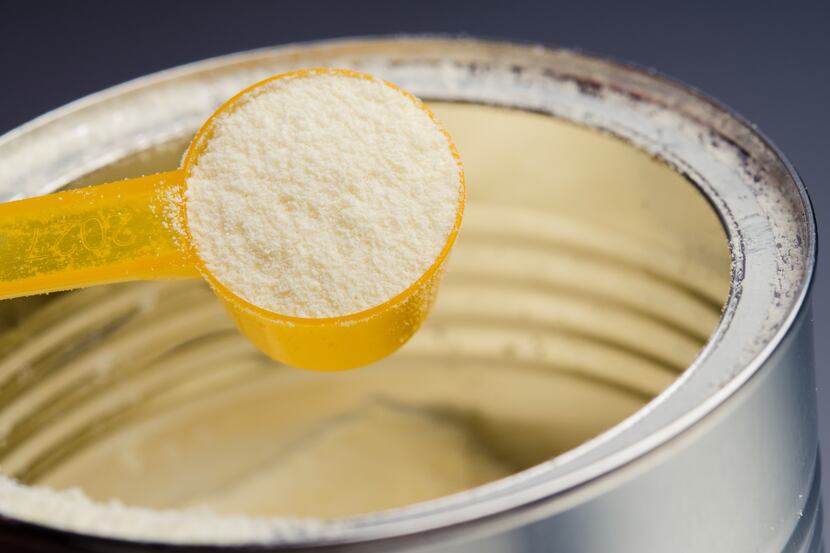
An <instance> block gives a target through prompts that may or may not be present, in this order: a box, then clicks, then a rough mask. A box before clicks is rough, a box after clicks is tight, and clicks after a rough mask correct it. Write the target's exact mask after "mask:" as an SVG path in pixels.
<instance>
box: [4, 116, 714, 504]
mask: <svg viewBox="0 0 830 553" xmlns="http://www.w3.org/2000/svg"><path fill="white" fill-rule="evenodd" d="M432 107H433V109H434V110H435V112H436V114H437V115H438V117H439V118H440V119H441V120H442V121H443V122H444V123H445V125H446V126H447V127H448V129H449V130H450V132H451V134H452V135H453V137H454V139H455V141H456V143H457V144H458V147H459V150H460V152H461V155H462V158H463V161H464V165H465V169H466V172H467V177H468V183H469V199H468V204H467V205H468V207H467V212H466V215H465V222H464V227H463V229H462V233H461V236H460V240H459V242H458V244H457V246H456V248H455V250H454V252H453V255H452V258H451V261H450V265H449V271H448V274H447V277H446V280H445V283H444V284H443V286H442V289H441V292H440V295H439V298H438V302H437V305H436V308H435V311H434V313H433V315H432V316H431V318H430V319H429V320H428V322H427V324H426V325H425V326H424V328H423V329H422V330H421V331H420V332H419V333H418V334H417V335H416V336H415V338H414V339H413V340H412V341H411V342H410V343H408V344H407V345H406V346H405V347H404V348H403V349H402V350H400V351H399V352H398V353H396V354H394V355H393V356H391V357H390V358H388V359H386V360H384V361H382V362H380V363H377V364H374V365H372V366H369V367H366V368H362V369H359V370H354V371H350V372H344V373H335V374H331V373H313V372H306V371H301V370H297V369H292V368H287V367H283V366H279V365H277V364H275V363H274V362H272V361H269V360H268V359H266V358H265V357H264V356H263V355H261V354H260V353H258V352H257V351H256V350H255V349H254V348H253V347H252V346H251V345H250V344H249V343H247V342H246V340H245V339H244V338H243V337H241V336H240V335H239V334H238V332H237V331H236V329H235V328H234V327H233V324H232V322H231V321H230V319H229V318H228V317H227V316H226V315H225V313H224V312H223V310H222V307H221V305H220V304H219V302H218V301H217V300H216V299H215V298H214V297H213V295H212V294H211V293H210V291H209V290H208V289H207V287H206V285H205V284H203V283H202V282H201V281H171V282H140V283H126V284H117V285H111V286H106V287H98V288H92V289H87V290H80V291H73V292H68V293H61V294H53V295H50V296H38V297H32V298H24V299H18V300H14V301H8V302H2V303H0V329H2V330H0V377H1V380H0V429H1V430H2V441H1V442H0V466H2V469H3V471H4V472H5V473H6V474H8V475H11V476H13V477H14V478H16V479H19V480H20V481H22V482H24V483H27V484H37V485H45V486H51V487H54V488H57V489H67V488H72V487H77V488H80V489H82V490H83V491H84V492H85V493H86V494H88V495H89V496H90V497H92V498H94V499H98V500H103V501H106V500H110V499H118V500H120V501H122V502H123V503H126V504H130V505H139V506H146V507H152V508H162V507H164V508H179V507H189V506H207V507H209V508H210V509H212V510H214V511H216V512H220V513H243V514H249V515H277V516H282V515H294V516H313V517H341V516H348V515H353V514H358V513H365V512H372V511H378V510H383V509H388V508H393V507H398V506H401V505H406V504H410V503H415V502H419V501H424V500H428V499H432V498H435V497H439V496H443V495H447V494H450V493H454V492H458V491H461V490H464V489H467V488H471V487H474V486H477V485H480V484H483V483H485V482H489V481H492V480H495V479H499V478H501V477H504V476H507V475H509V474H512V473H515V472H518V471H521V470H524V469H526V468H529V467H531V466H533V465H536V464H538V463H540V462H543V461H545V460H547V459H550V458H552V457H555V456H557V455H559V454H561V453H563V452H565V451H568V450H570V449H572V448H574V447H575V446H577V445H579V444H582V443H584V442H585V441H586V440H589V439H591V438H592V437H595V436H597V435H598V434H600V433H602V432H603V431H605V430H607V429H608V428H610V427H612V426H614V425H615V424H617V423H618V422H620V421H622V420H623V419H625V418H626V417H628V416H629V415H631V414H632V413H634V412H635V411H637V410H638V409H640V408H641V407H643V406H644V405H645V404H646V403H647V402H649V401H650V400H651V399H652V398H653V397H655V396H656V395H657V394H659V393H660V392H661V391H662V390H663V389H665V388H666V386H668V385H669V384H670V383H672V382H673V381H674V380H675V379H676V378H677V376H678V375H679V374H680V373H682V372H683V371H684V369H685V368H686V367H688V366H689V364H690V363H691V362H692V361H693V360H694V359H695V357H696V356H697V355H698V353H699V352H700V350H701V348H702V347H703V346H704V344H705V343H706V341H707V339H708V337H709V336H710V335H711V334H712V332H713V330H714V329H715V327H716V325H717V323H718V320H719V317H720V314H721V309H722V307H723V305H724V302H725V300H726V297H727V293H728V287H729V282H730V254H729V247H728V242H727V237H726V234H725V232H724V228H723V226H722V224H721V222H720V220H719V219H718V216H717V214H716V213H715V211H714V210H713V209H712V207H711V206H710V205H709V203H708V202H707V200H706V198H705V197H704V195H703V194H702V193H700V192H699V191H698V189H697V188H695V186H693V185H692V184H691V183H690V182H688V181H687V180H686V179H685V178H684V177H683V176H681V175H680V174H678V173H677V172H676V171H674V170H673V169H671V168H670V167H668V166H667V165H665V164H664V163H662V162H660V161H658V160H656V159H654V158H652V157H651V156H649V155H647V154H646V153H644V152H642V151H641V150H639V149H637V148H635V147H634V146H631V145H629V144H627V143H626V142H624V141H622V140H620V139H618V138H615V137H612V136H609V135H606V134H602V133H599V132H597V131H595V130H592V129H588V128H583V127H580V126H577V125H574V124H572V123H568V122H565V121H562V120H559V119H556V118H553V117H549V116H546V115H542V114H537V113H530V112H526V111H521V110H511V109H506V108H500V107H492V106H484V105H476V104H462V103H441V102H438V103H433V104H432ZM186 143H187V140H186V139H180V140H175V141H171V142H168V143H165V144H161V145H155V146H152V147H149V148H148V149H146V150H145V151H141V152H138V153H135V154H132V155H130V156H128V157H125V158H124V159H121V160H118V161H115V162H113V163H111V164H110V165H108V166H107V167H105V168H103V169H100V170H98V171H95V172H94V173H91V174H88V175H85V176H83V177H82V178H80V179H78V180H77V181H76V182H75V183H74V185H75V186H81V185H86V184H92V183H98V182H106V181H110V180H115V179H118V178H124V177H130V176H137V175H140V174H146V173H150V172H154V171H160V170H165V169H170V168H173V167H175V166H177V165H178V162H179V159H180V156H181V153H182V151H183V149H184V147H185V145H186Z"/></svg>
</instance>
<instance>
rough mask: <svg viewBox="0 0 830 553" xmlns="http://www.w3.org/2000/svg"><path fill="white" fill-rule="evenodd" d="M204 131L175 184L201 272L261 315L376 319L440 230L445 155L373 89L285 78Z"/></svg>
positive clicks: (433, 250) (434, 250)
mask: <svg viewBox="0 0 830 553" xmlns="http://www.w3.org/2000/svg"><path fill="white" fill-rule="evenodd" d="M214 129H215V131H214V134H213V135H212V137H211V138H210V141H209V143H208V146H207V148H206V149H205V151H204V152H203V153H202V154H201V155H200V157H199V158H198V161H197V163H196V165H195V166H194V167H193V169H192V172H191V174H190V176H189V178H188V180H187V198H186V199H187V217H188V226H189V228H190V232H191V235H192V237H193V241H194V244H195V246H196V249H197V251H198V253H199V256H200V257H201V258H202V260H203V262H204V263H205V266H206V267H207V269H208V270H209V271H210V272H211V273H212V274H213V275H214V276H215V277H216V278H217V279H218V280H219V281H220V282H221V283H222V284H224V285H225V286H226V287H228V288H229V289H230V290H231V291H233V292H234V293H236V294H237V295H239V296H241V297H242V298H244V299H245V300H247V301H248V302H250V303H253V304H254V305H257V306H259V307H261V308H264V309H267V310H269V311H273V312H276V313H280V314H283V315H289V316H295V317H307V318H321V317H335V316H341V315H347V314H352V313H356V312H359V311H363V310H365V309H369V308H371V307H373V306H376V305H379V304H381V303H383V302H385V301H387V300H389V299H390V298H392V297H394V296H395V295H397V294H399V293H400V292H403V291H404V290H405V289H406V288H407V287H409V286H410V285H411V284H412V283H414V282H415V281H416V280H417V279H418V278H419V277H420V276H421V275H422V274H423V273H424V272H425V271H426V270H428V269H429V267H430V266H431V265H432V264H433V263H434V262H435V260H436V258H437V257H438V255H439V254H440V252H441V250H442V248H443V246H444V244H445V243H446V240H447V238H448V236H449V234H450V232H451V230H452V227H453V223H454V221H455V217H456V211H457V206H458V197H459V171H460V165H459V162H458V160H457V159H456V157H455V156H454V155H453V150H452V147H451V143H450V142H449V139H448V137H447V135H446V134H445V132H444V131H443V130H442V129H441V127H439V125H438V124H437V123H436V122H435V121H434V120H433V119H432V118H431V116H430V114H429V113H428V112H427V111H425V110H424V109H423V108H422V107H421V106H420V105H419V104H418V103H417V100H415V99H414V98H412V97H410V96H408V95H406V94H405V93H404V92H402V91H400V90H398V89H396V88H394V87H392V86H390V85H389V84H387V83H385V82H384V81H381V80H377V79H372V78H362V77H354V76H351V77H350V76H346V75H343V74H338V73H326V72H322V73H317V74H315V73H311V74H305V75H300V76H294V77H284V78H281V79H277V80H275V81H272V82H271V83H268V84H266V85H264V86H263V87H262V88H261V89H260V91H259V92H258V93H257V94H256V95H255V96H254V97H252V98H251V99H248V100H246V101H245V102H244V103H243V104H242V105H241V106H239V107H238V108H237V109H235V110H233V111H232V112H228V113H225V114H223V115H221V116H220V117H219V118H218V119H217V120H216V121H215V124H214Z"/></svg>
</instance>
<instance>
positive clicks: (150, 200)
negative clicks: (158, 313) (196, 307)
mask: <svg viewBox="0 0 830 553" xmlns="http://www.w3.org/2000/svg"><path fill="white" fill-rule="evenodd" d="M183 194H184V178H183V174H182V172H181V171H171V172H168V173H159V174H155V175H149V176H145V177H139V178H136V179H129V180H124V181H119V182H113V183H109V184H101V185H98V186H90V187H86V188H79V189H76V190H69V191H66V192H58V193H55V194H48V195H46V196H40V197H36V198H30V199H26V200H19V201H14V202H9V203H5V204H0V299H5V298H12V297H16V296H25V295H29V294H37V293H42V292H54V291H57V290H68V289H72V288H82V287H85V286H90V285H93V284H104V283H109V282H119V281H125V280H137V279H158V278H177V277H189V276H197V272H196V269H195V268H194V266H193V264H192V263H191V262H190V261H189V259H188V254H187V253H186V252H187V248H186V247H185V246H186V243H185V240H186V239H185V237H184V236H183V235H182V234H181V232H177V229H180V228H181V223H180V222H179V221H180V213H179V211H180V207H181V205H182V199H183Z"/></svg>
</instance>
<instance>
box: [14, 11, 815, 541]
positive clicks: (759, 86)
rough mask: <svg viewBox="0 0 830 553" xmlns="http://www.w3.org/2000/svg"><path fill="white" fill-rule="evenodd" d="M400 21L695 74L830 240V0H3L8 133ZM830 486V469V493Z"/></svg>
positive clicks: (404, 28)
mask: <svg viewBox="0 0 830 553" xmlns="http://www.w3.org/2000/svg"><path fill="white" fill-rule="evenodd" d="M398 32H448V33H460V32H461V33H468V34H472V35H482V36H491V37H505V38H516V39H522V40H531V41H538V42H544V43H548V44H555V45H560V46H567V47H575V48H581V49H585V50H588V51H590V52H594V53H598V54H603V55H607V56H611V57H614V58H618V59H622V60H627V61H633V62H636V63H639V64H641V65H645V66H649V67H654V68H656V69H657V70H659V71H662V72H664V73H666V74H668V75H671V76H673V77H675V78H678V79H680V80H683V81H685V82H687V83H690V84H692V85H694V86H696V87H697V88H700V89H702V90H704V91H706V92H707V93H709V94H710V95H713V96H715V97H716V98H718V99H720V100H721V101H723V102H725V103H726V104H728V105H730V106H732V107H733V108H734V109H735V110H737V111H738V112H739V113H741V114H742V115H744V116H745V117H747V118H748V119H749V120H751V121H753V122H754V123H756V124H757V125H758V126H759V128H760V129H761V130H762V131H763V132H765V133H766V134H767V135H768V136H769V137H771V138H772V140H773V141H774V142H776V143H777V144H778V146H779V147H780V148H781V149H782V150H783V151H784V152H785V153H786V154H787V155H788V156H789V158H790V160H791V161H792V162H793V163H794V164H795V166H796V167H797V168H798V170H799V172H800V173H801V175H802V177H803V178H804V180H805V181H806V183H807V186H808V188H809V191H810V194H811V196H812V199H813V202H814V204H815V207H816V212H817V217H818V220H819V231H820V234H821V239H820V242H823V243H824V244H828V243H830V235H828V231H827V230H826V229H827V228H830V227H828V225H825V224H822V222H823V221H830V182H828V175H830V138H828V136H829V135H828V133H830V2H827V1H824V2H819V1H816V2H801V1H777V2H771V1H755V2H729V1H728V0H724V1H720V2H714V1H713V2H707V1H706V0H698V1H697V2H688V3H675V2H670V1H665V0H664V1H663V2H636V1H625V0H608V1H593V2H592V1H582V2H535V1H518V0H514V1H512V2H487V1H486V0H480V1H478V2H454V1H452V0H443V1H438V2H431V1H429V2H428V1H424V0H421V1H415V2H394V1H391V0H390V1H385V2H380V1H378V2H371V1H348V0H331V1H328V0H308V1H280V2H277V1H273V2H261V1H260V2H257V1H252V0H249V1H242V0H233V1H229V2H223V3H219V2H207V1H202V2H196V1H178V2H177V1H171V0H168V1H159V0H155V1H144V2H132V3H124V2H112V1H110V2H98V1H95V2H93V1H87V2H71V1H64V2H37V1H26V2H10V1H5V0H4V1H1V2H0V133H3V132H5V131H7V130H9V129H12V128H13V127H15V126H17V125H19V124H21V123H23V122H25V121H27V120H29V119H31V118H32V117H35V116H37V115H39V114H41V113H43V112H45V111H48V110H50V109H52V108H55V107H58V106H60V105H62V104H64V103H66V102H69V101H71V100H74V99H76V98H78V97H80V96H84V95H86V94H89V93H92V92H95V91H97V90H100V89H102V88H106V87H108V86H111V85H114V84H118V83H120V82H122V81H125V80H128V79H132V78H134V77H138V76H140V75H144V74H146V73H150V72H153V71H158V70H160V69H165V68H168V67H171V66H175V65H179V64H182V63H185V62H190V61H194V60H198V59H202V58H206V57H210V56H216V55H220V54H225V53H229V52H235V51H239V50H246V49H250V48H257V47H262V46H269V45H274V44H280V43H285V42H291V41H298V40H309V39H315V38H324V37H336V36H348V35H361V34H388V33H398ZM0 163H2V160H0ZM824 265H825V264H824V262H823V261H822V262H821V263H820V266H819V274H818V280H817V281H816V283H815V286H814V296H813V302H814V305H815V325H816V326H815V329H816V338H817V340H816V355H817V370H818V385H819V410H820V413H821V422H822V425H823V426H822V429H821V431H822V441H823V443H824V444H830V401H828V400H830V373H828V371H827V370H826V360H827V359H830V340H828V338H830V289H828V288H829V287H828V284H830V282H828V274H830V273H828V272H827V271H825V270H824V269H825V267H824ZM829 447H830V446H828V445H825V448H824V451H825V457H824V474H825V475H830V453H828V448H829ZM829 492H830V478H825V497H826V498H830V495H828V493H829ZM827 502H828V500H827V499H825V505H827ZM826 512H827V513H828V515H827V517H826V520H827V521H828V522H830V509H826ZM828 527H830V526H828Z"/></svg>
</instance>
